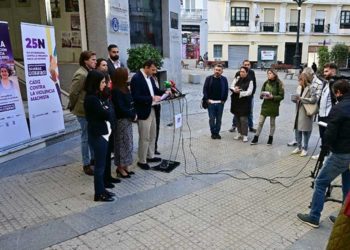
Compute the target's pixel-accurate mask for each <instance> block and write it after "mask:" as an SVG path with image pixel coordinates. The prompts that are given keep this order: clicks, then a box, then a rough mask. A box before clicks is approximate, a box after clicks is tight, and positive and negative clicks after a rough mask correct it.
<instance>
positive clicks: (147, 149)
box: [130, 60, 170, 170]
mask: <svg viewBox="0 0 350 250" xmlns="http://www.w3.org/2000/svg"><path fill="white" fill-rule="evenodd" d="M155 70H156V63H155V62H154V61H152V60H147V61H146V62H145V63H144V64H143V68H142V69H140V71H138V72H137V73H136V74H135V75H134V76H133V77H132V79H131V82H130V89H131V95H132V97H133V99H134V106H135V110H136V113H137V118H138V121H137V125H138V130H139V147H138V157H139V161H138V163H137V165H138V166H139V167H140V168H141V169H144V170H149V169H150V166H149V165H148V162H160V161H161V160H162V159H161V158H158V157H154V151H155V140H156V116H155V111H154V105H156V104H157V103H158V102H160V100H161V95H162V94H164V91H162V90H160V89H158V88H157V87H156V85H155V82H154V79H153V78H152V77H151V76H152V73H153V72H154V71H155ZM166 93H168V94H170V93H169V92H168V91H167V92H166Z"/></svg>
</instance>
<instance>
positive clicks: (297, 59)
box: [294, 0, 302, 69]
mask: <svg viewBox="0 0 350 250" xmlns="http://www.w3.org/2000/svg"><path fill="white" fill-rule="evenodd" d="M297 4H298V25H297V43H296V45H295V55H294V67H295V68H296V69H298V68H299V67H300V61H301V60H300V54H299V35H300V12H301V4H302V1H301V0H298V1H297Z"/></svg>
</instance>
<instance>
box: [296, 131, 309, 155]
mask: <svg viewBox="0 0 350 250" xmlns="http://www.w3.org/2000/svg"><path fill="white" fill-rule="evenodd" d="M311 132H312V131H299V130H297V129H296V130H295V138H296V140H297V144H298V148H299V149H304V150H305V151H307V149H308V147H309V140H310V136H311ZM302 139H304V140H303V141H304V146H302V144H301V141H302Z"/></svg>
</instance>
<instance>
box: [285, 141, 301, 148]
mask: <svg viewBox="0 0 350 250" xmlns="http://www.w3.org/2000/svg"><path fill="white" fill-rule="evenodd" d="M297 144H298V143H297V142H296V141H291V142H288V143H287V146H288V147H293V146H296V145H297Z"/></svg>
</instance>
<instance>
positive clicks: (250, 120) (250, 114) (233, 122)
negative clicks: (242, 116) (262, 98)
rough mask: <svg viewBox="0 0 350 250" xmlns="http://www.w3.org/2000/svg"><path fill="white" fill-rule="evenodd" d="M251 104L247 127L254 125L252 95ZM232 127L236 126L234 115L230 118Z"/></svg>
mask: <svg viewBox="0 0 350 250" xmlns="http://www.w3.org/2000/svg"><path fill="white" fill-rule="evenodd" d="M251 100H252V105H251V109H250V113H249V115H248V127H249V128H253V127H254V123H253V107H254V97H253V96H252V99H251ZM232 127H237V120H236V117H235V116H234V115H233V118H232Z"/></svg>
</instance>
